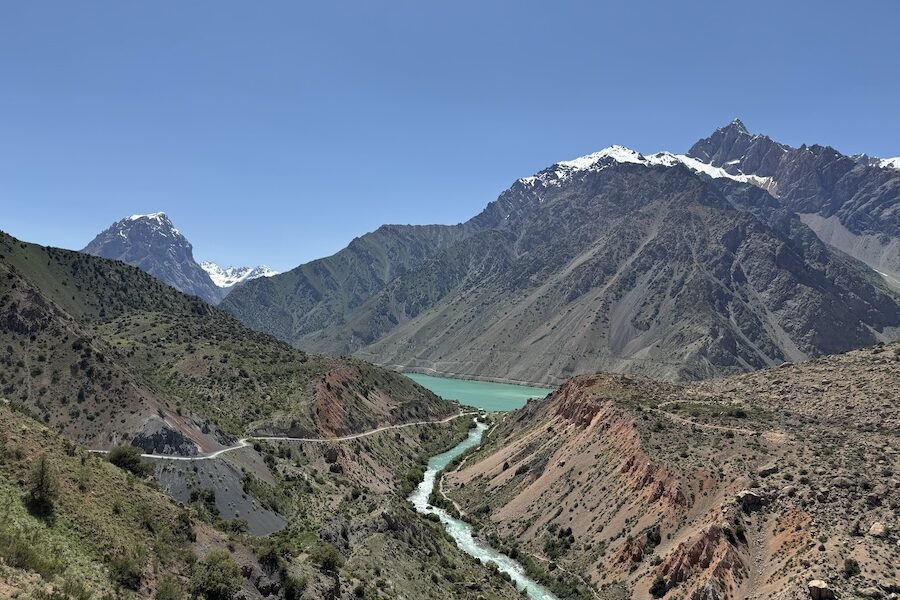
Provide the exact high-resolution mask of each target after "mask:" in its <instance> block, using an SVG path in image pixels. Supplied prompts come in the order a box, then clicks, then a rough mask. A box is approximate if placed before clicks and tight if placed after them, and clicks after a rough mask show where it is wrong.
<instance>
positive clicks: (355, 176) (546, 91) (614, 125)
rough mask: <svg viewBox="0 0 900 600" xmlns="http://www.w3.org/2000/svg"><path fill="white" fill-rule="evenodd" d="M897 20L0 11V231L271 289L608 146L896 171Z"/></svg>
mask: <svg viewBox="0 0 900 600" xmlns="http://www.w3.org/2000/svg"><path fill="white" fill-rule="evenodd" d="M897 23H900V3H897V2H892V1H884V2H859V3H846V2H840V3H838V2H783V1H782V2H769V1H757V2H753V3H746V2H745V3H732V2H658V3H654V2H642V3H619V2H617V3H601V2H558V1H554V2H543V3H538V2H529V1H521V0H517V1H510V2H491V1H480V2H468V1H455V2H421V1H416V2H413V1H410V2H354V1H345V2H317V3H301V2H275V1H271V0H269V1H266V2H225V1H221V0H218V1H211V2H200V1H190V2H175V1H170V2H143V3H138V2H121V1H119V0H116V1H110V2H91V1H85V2H69V1H60V2H41V1H36V0H29V1H28V2H4V3H2V5H0V229H3V230H6V231H8V232H10V233H12V234H14V235H16V236H18V237H21V238H23V239H27V240H30V241H36V242H40V243H46V244H53V245H58V246H63V247H67V248H80V247H82V246H83V245H84V244H86V243H87V242H88V241H89V240H90V239H91V238H92V237H93V236H94V235H95V234H96V233H97V232H99V231H100V230H102V229H103V228H105V227H107V226H108V225H109V224H110V223H112V222H113V221H115V220H117V219H118V218H120V217H122V216H126V215H129V214H132V213H142V212H153V211H158V210H162V211H165V212H167V213H169V215H170V216H171V217H172V219H173V220H174V221H175V223H176V225H177V226H178V227H179V228H180V229H181V230H182V231H183V232H184V233H185V234H186V235H187V236H188V238H189V239H190V240H191V241H192V242H193V244H194V253H195V256H196V257H197V258H198V259H213V260H216V261H218V262H220V263H223V264H228V263H239V264H256V263H266V264H269V265H271V266H273V267H275V268H278V269H282V270H284V269H288V268H290V267H292V266H295V265H297V264H299V263H301V262H304V261H307V260H310V259H312V258H316V257H319V256H323V255H327V254H330V253H332V252H334V251H336V250H338V249H340V248H342V247H343V246H345V245H346V244H347V242H349V241H350V240H351V239H352V238H353V237H354V236H357V235H360V234H362V233H365V232H366V231H370V230H372V229H374V228H376V227H377V226H378V225H379V224H382V223H455V222H459V221H462V220H465V219H467V218H469V217H470V216H472V215H474V214H475V213H477V212H478V211H479V210H480V209H481V208H482V207H483V206H484V205H485V204H487V203H488V202H489V201H491V200H493V199H494V198H495V197H496V196H497V195H498V194H499V193H500V192H501V191H503V190H504V189H505V188H506V187H507V186H508V185H509V184H510V183H511V182H512V181H513V180H514V179H516V178H518V177H522V176H525V175H528V174H531V173H533V172H535V171H537V170H540V169H541V168H543V167H545V166H547V165H549V164H551V163H553V162H555V161H557V160H563V159H568V158H573V157H575V156H578V155H581V154H586V153H589V152H592V151H594V150H598V149H600V148H603V147H605V146H608V145H610V144H613V143H618V144H624V145H627V146H630V147H633V148H635V149H637V150H640V151H643V152H655V151H658V150H672V151H684V150H686V149H687V148H688V147H689V146H690V145H691V143H693V141H695V140H696V139H698V138H700V137H703V136H705V135H707V134H708V133H710V132H711V131H712V130H713V129H715V127H717V126H720V125H722V124H724V123H727V122H728V121H730V120H731V119H732V118H734V117H735V116H739V117H741V118H742V119H743V120H744V122H745V123H746V124H747V126H748V128H749V129H750V130H751V131H755V132H764V133H768V134H769V135H771V136H772V137H775V138H776V139H779V140H781V141H784V142H788V143H792V144H800V143H803V142H822V143H828V144H831V145H833V146H835V147H836V148H838V149H839V150H841V151H844V152H847V153H856V152H867V153H869V154H872V155H877V156H897V155H900V110H898V106H900V36H898V35H897V31H896V27H897Z"/></svg>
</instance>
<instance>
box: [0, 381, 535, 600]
mask: <svg viewBox="0 0 900 600" xmlns="http://www.w3.org/2000/svg"><path fill="white" fill-rule="evenodd" d="M466 423H467V420H466V419H461V420H458V421H457V422H455V423H454V424H448V425H445V426H443V427H441V428H435V427H426V426H420V427H416V428H409V429H404V430H397V431H396V433H395V432H393V431H391V432H384V433H382V434H378V435H377V436H373V437H370V438H367V439H361V440H358V441H353V442H346V443H335V444H331V445H326V444H309V445H300V444H296V443H289V442H282V443H280V446H279V447H277V448H276V447H274V446H271V445H268V444H266V445H265V447H264V448H261V449H260V451H259V452H257V451H256V450H254V448H253V447H248V448H245V449H243V450H241V451H238V452H235V453H231V454H229V455H226V456H228V457H229V458H228V462H227V463H226V462H225V461H224V460H222V461H219V460H206V461H198V462H193V463H187V462H183V461H178V462H176V461H158V460H157V461H154V462H155V463H156V465H157V473H158V475H159V483H160V486H161V487H163V488H165V489H166V491H167V492H168V493H170V494H171V493H172V491H173V490H171V489H170V487H171V486H172V484H173V482H175V481H178V480H185V481H186V482H187V483H189V484H192V485H191V489H192V490H193V491H194V492H195V493H194V494H193V495H191V494H190V493H186V494H184V497H179V502H176V501H173V500H172V499H170V498H168V497H166V496H165V495H163V493H161V492H160V491H159V490H158V489H157V488H156V485H155V483H153V482H150V481H149V480H146V479H141V478H138V477H135V476H134V475H132V474H131V473H129V472H127V471H125V470H123V469H120V468H118V467H115V466H113V465H112V464H110V463H109V462H107V461H106V460H105V459H104V458H102V457H101V456H100V455H97V454H90V453H88V452H86V451H85V449H83V448H79V447H77V446H75V445H73V444H72V443H71V442H70V441H68V440H66V439H64V438H62V437H61V436H59V435H58V434H56V433H55V432H53V431H52V430H51V429H49V428H48V427H46V426H44V425H42V424H40V423H38V422H37V421H34V420H33V419H31V418H29V417H28V416H26V415H24V414H22V413H21V412H19V411H16V410H13V407H12V405H11V404H10V403H9V402H8V401H6V400H4V399H2V398H0V514H2V515H3V519H2V520H0V597H2V598H19V599H21V600H48V599H53V600H88V599H93V598H123V599H127V598H136V597H141V598H156V599H157V600H160V599H163V598H165V599H172V598H187V597H195V595H196V594H197V593H201V594H202V593H203V592H205V591H209V590H210V587H211V585H210V584H209V581H210V580H214V581H229V580H230V578H226V577H225V570H223V569H221V568H217V569H216V570H215V573H213V574H212V576H211V577H209V576H207V577H204V575H203V573H204V569H203V567H204V559H205V558H206V557H209V556H210V555H211V553H212V552H214V551H215V552H217V553H218V554H219V556H221V555H222V553H225V554H227V555H229V556H230V558H229V559H227V561H226V562H231V561H233V563H234V566H233V569H234V571H235V579H234V581H233V582H232V586H233V588H232V591H233V592H236V595H234V597H235V598H244V599H246V600H261V599H262V598H269V599H274V598H278V599H281V600H295V599H297V598H301V597H302V598H308V599H309V600H326V599H330V598H335V597H342V598H343V597H359V595H360V592H358V591H356V590H357V589H358V588H361V589H363V590H364V591H365V597H378V596H379V594H385V595H388V596H390V597H415V596H419V597H428V598H435V599H448V600H449V599H451V598H459V597H462V596H461V594H460V589H462V587H461V584H460V581H464V582H465V588H464V589H465V590H466V592H464V593H468V592H473V593H474V592H479V593H482V594H486V596H487V597H490V598H503V599H510V600H511V599H513V598H518V597H520V596H519V594H518V592H517V591H516V590H515V589H514V588H513V586H512V585H511V584H510V583H509V582H508V581H507V580H506V579H504V578H502V577H500V576H499V574H498V573H497V572H496V571H493V570H491V569H488V568H486V567H485V566H483V565H480V564H478V563H476V562H475V561H474V560H472V559H471V558H470V557H468V556H467V555H465V554H464V553H463V552H462V551H460V550H459V549H457V548H456V547H455V545H454V544H453V542H452V541H451V540H450V539H448V538H447V537H446V536H445V535H443V533H442V532H441V529H440V525H439V524H435V523H432V522H429V521H428V520H426V519H422V518H420V517H419V516H417V515H415V513H413V511H412V509H411V508H410V507H408V506H407V505H406V503H405V500H404V499H403V498H402V495H400V494H398V493H397V490H398V488H400V487H401V483H405V482H406V480H407V474H408V472H410V471H413V470H415V469H416V468H417V461H418V453H420V452H425V453H434V452H438V451H440V450H441V449H443V448H444V447H445V446H446V445H448V444H452V443H453V441H454V440H455V439H458V438H459V436H460V435H464V433H463V430H464V429H465V427H466ZM220 463H221V464H220ZM269 464H271V465H272V472H270V471H269V470H268V467H267V466H266V465H269ZM40 465H44V467H45V468H44V469H43V470H41V471H38V468H39V466H40ZM337 466H340V469H338V468H337ZM232 469H233V472H234V473H235V475H234V477H233V478H231V479H229V478H228V474H229V473H232V471H231V470H232ZM38 472H41V473H43V474H42V476H41V479H40V481H41V482H42V483H41V484H40V487H39V488H38V487H37V483H36V482H37V481H38V479H36V477H35V474H36V473H38ZM348 488H350V489H352V490H353V493H352V494H351V493H348ZM35 489H40V490H45V491H46V494H47V497H46V498H44V497H43V496H41V497H40V502H38V501H37V500H35V499H34V498H33V496H32V492H33V491H34V490H35ZM42 493H43V492H42ZM173 495H177V494H173ZM234 505H237V506H241V507H244V506H245V505H246V506H254V507H256V508H257V509H262V510H269V509H270V508H273V507H274V508H276V509H278V510H280V511H283V512H284V513H285V514H286V515H288V516H290V524H289V526H288V529H286V530H284V531H282V532H280V533H276V534H274V535H273V536H271V537H268V538H254V537H252V536H250V535H247V534H246V533H244V531H245V530H246V523H247V521H246V520H245V519H247V518H250V519H252V515H251V514H249V513H242V514H241V515H240V516H239V517H238V516H237V515H235V514H234V510H233V506H234ZM263 507H264V508H263ZM220 511H221V512H220ZM282 525H283V522H282ZM200 597H203V596H202V595H201V596H200ZM217 597H231V596H217Z"/></svg>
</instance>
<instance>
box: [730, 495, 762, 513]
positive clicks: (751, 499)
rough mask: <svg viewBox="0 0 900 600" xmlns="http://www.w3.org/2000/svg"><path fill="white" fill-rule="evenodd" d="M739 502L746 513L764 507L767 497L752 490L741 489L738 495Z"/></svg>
mask: <svg viewBox="0 0 900 600" xmlns="http://www.w3.org/2000/svg"><path fill="white" fill-rule="evenodd" d="M737 503H738V504H739V505H740V507H741V510H743V511H744V512H745V513H751V512H754V511H757V510H759V509H761V508H762V507H763V504H765V497H764V496H762V495H761V494H757V493H756V492H753V491H750V490H741V491H740V492H739V493H738V495H737Z"/></svg>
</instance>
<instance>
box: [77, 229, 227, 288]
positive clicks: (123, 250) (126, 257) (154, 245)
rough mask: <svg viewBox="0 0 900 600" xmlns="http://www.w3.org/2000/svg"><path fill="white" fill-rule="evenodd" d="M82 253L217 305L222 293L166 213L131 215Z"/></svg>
mask: <svg viewBox="0 0 900 600" xmlns="http://www.w3.org/2000/svg"><path fill="white" fill-rule="evenodd" d="M82 252H84V253H86V254H92V255H94V256H102V257H103V258H111V259H114V260H120V261H122V262H124V263H128V264H129V265H132V266H134V267H137V268H139V269H141V270H142V271H144V272H146V273H149V274H151V275H153V276H154V277H156V278H157V279H159V280H160V281H162V282H163V283H167V284H169V285H171V286H172V287H174V288H175V289H176V290H179V291H181V292H184V293H185V294H190V295H192V296H199V297H200V298H203V299H204V300H205V301H207V302H209V303H210V304H217V303H218V302H219V301H221V300H222V298H224V297H225V293H226V292H223V290H222V289H221V288H219V287H218V286H217V285H216V284H214V283H213V281H212V279H211V278H210V276H209V274H208V273H207V272H206V271H204V270H203V269H202V268H201V267H200V265H199V264H197V262H196V261H195V260H194V251H193V248H192V247H191V243H190V242H188V241H187V238H185V237H184V236H183V235H182V234H181V232H180V231H178V230H177V229H176V228H175V226H174V225H173V224H172V221H171V220H170V219H169V217H168V216H166V215H165V213H153V214H149V215H132V216H130V217H126V218H124V219H122V220H121V221H117V222H115V223H113V224H112V225H110V227H109V228H108V229H107V230H105V231H103V232H102V233H100V234H99V235H97V237H95V238H94V239H93V240H92V241H91V243H90V244H88V245H87V246H85V247H84V249H83V250H82Z"/></svg>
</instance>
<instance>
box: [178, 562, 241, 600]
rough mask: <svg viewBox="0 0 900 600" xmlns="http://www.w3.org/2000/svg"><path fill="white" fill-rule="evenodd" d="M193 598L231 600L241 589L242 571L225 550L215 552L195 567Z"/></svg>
mask: <svg viewBox="0 0 900 600" xmlns="http://www.w3.org/2000/svg"><path fill="white" fill-rule="evenodd" d="M190 587H191V596H192V597H193V598H203V599H204V600H231V599H232V598H234V595H235V594H236V593H237V591H238V590H239V589H240V588H241V569H240V567H238V565H237V563H236V562H234V559H233V558H231V555H230V554H228V552H226V551H225V550H213V551H212V552H210V553H209V554H208V555H207V556H206V558H204V559H203V560H201V561H200V562H198V563H197V564H196V565H194V573H193V575H192V576H191V586H190Z"/></svg>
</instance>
